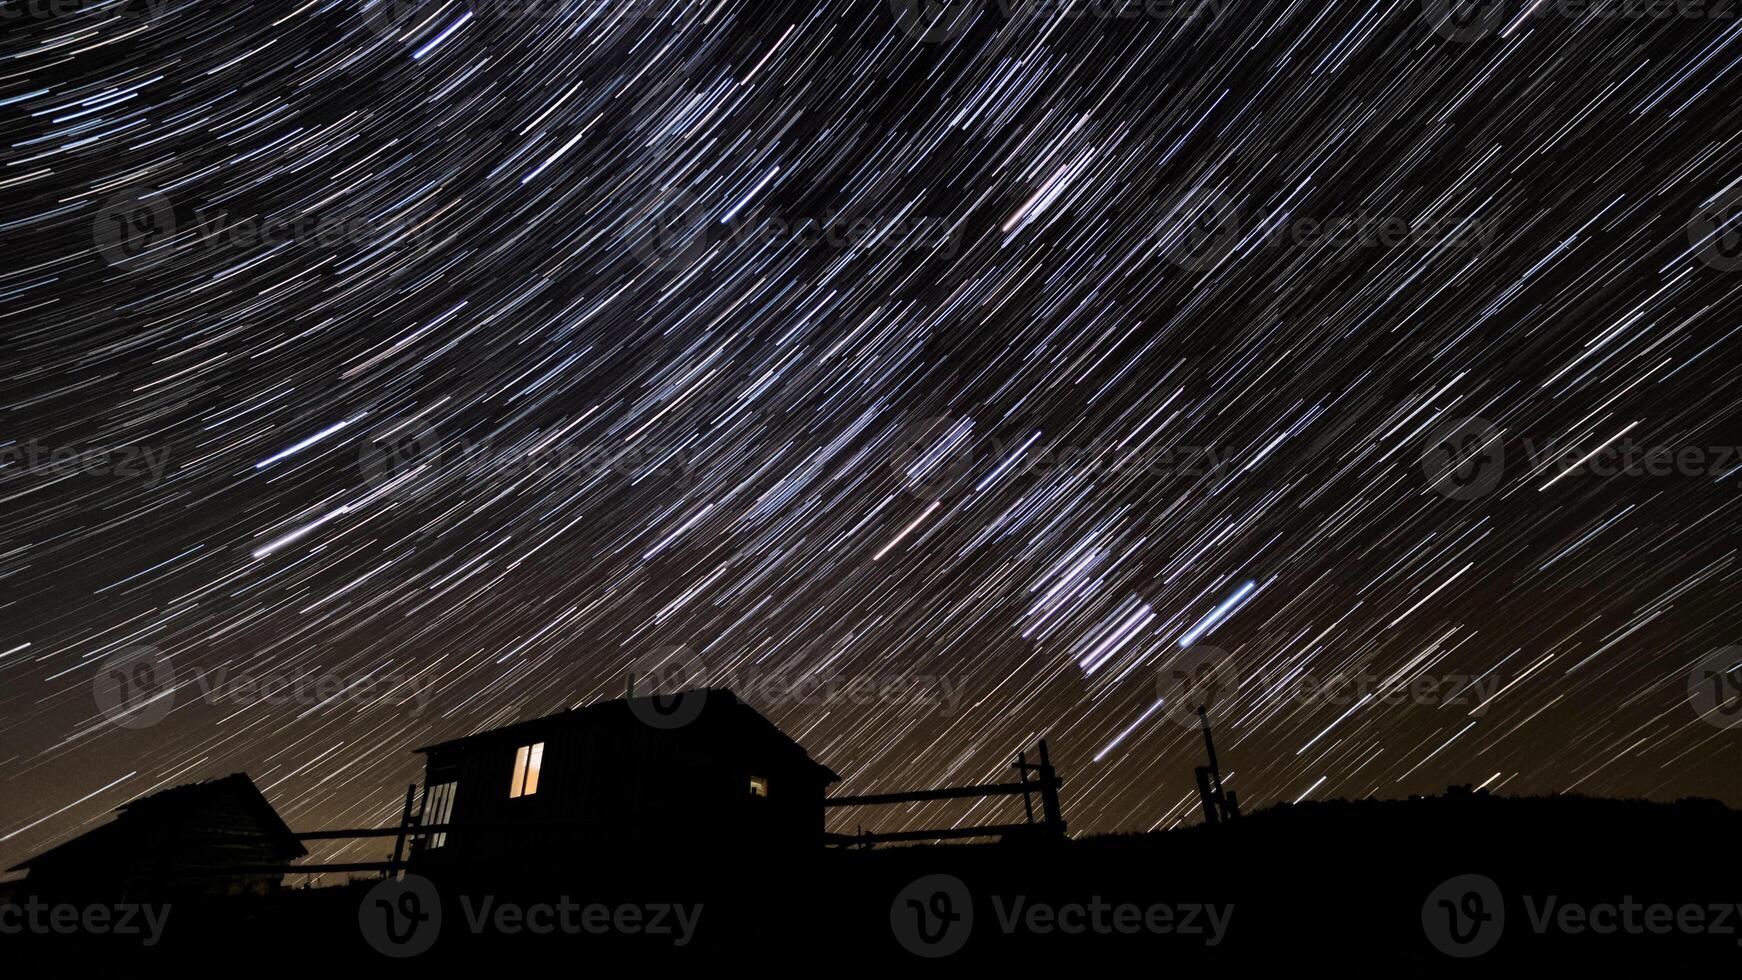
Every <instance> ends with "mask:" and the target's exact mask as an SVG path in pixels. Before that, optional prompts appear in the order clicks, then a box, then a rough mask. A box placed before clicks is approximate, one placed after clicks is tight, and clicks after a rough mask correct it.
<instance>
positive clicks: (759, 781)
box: [750, 776, 768, 797]
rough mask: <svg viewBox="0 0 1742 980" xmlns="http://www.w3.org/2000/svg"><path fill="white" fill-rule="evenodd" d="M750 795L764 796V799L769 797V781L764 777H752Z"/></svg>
mask: <svg viewBox="0 0 1742 980" xmlns="http://www.w3.org/2000/svg"><path fill="white" fill-rule="evenodd" d="M750 795H751V796H764V797H765V796H767V795H768V780H767V779H765V778H764V777H762V776H751V777H750Z"/></svg>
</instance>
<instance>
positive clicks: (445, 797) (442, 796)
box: [423, 783, 455, 850]
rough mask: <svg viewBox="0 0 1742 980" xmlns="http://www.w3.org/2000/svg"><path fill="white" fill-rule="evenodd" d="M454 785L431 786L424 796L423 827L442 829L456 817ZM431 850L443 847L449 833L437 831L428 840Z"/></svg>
mask: <svg viewBox="0 0 1742 980" xmlns="http://www.w3.org/2000/svg"><path fill="white" fill-rule="evenodd" d="M454 786H455V784H454V783H442V784H440V785H437V786H431V787H430V788H429V790H428V792H427V793H426V794H425V796H424V804H423V825H424V826H425V827H442V826H446V825H447V822H448V821H449V820H450V819H452V818H453V815H454ZM427 842H428V845H429V847H430V849H431V850H434V849H435V848H438V847H443V846H445V845H446V844H447V842H448V835H447V831H437V832H436V833H433V834H431V835H429V837H428V839H427Z"/></svg>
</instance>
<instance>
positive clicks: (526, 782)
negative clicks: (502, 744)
mask: <svg viewBox="0 0 1742 980" xmlns="http://www.w3.org/2000/svg"><path fill="white" fill-rule="evenodd" d="M543 766H544V743H543V742H536V743H534V744H532V745H522V746H521V747H520V748H519V750H518V751H516V752H515V753H514V782H513V783H511V784H509V786H508V798H509V799H511V800H517V799H519V798H520V797H522V796H532V795H533V794H535V793H537V792H538V770H539V769H541V768H542V767H543Z"/></svg>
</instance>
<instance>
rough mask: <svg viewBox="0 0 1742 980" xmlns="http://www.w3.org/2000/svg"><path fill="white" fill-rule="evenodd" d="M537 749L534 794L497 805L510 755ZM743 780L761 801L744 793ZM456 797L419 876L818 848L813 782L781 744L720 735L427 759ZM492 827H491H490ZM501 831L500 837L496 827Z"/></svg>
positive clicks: (488, 742) (818, 809) (576, 734)
mask: <svg viewBox="0 0 1742 980" xmlns="http://www.w3.org/2000/svg"><path fill="white" fill-rule="evenodd" d="M539 740H542V741H543V742H544V745H545V749H544V761H543V769H542V771H541V773H540V777H539V788H538V792H537V793H536V794H534V795H532V796H525V797H521V798H519V799H515V798H511V797H510V795H509V789H510V784H511V782H512V776H513V770H514V761H515V754H516V750H517V749H518V748H519V747H520V746H521V745H525V744H530V743H531V742H535V741H539ZM752 775H755V776H761V777H763V778H765V779H767V780H768V783H769V795H768V796H767V797H758V796H755V795H753V794H752V793H751V791H750V778H751V776H752ZM450 779H453V780H457V782H458V788H457V790H456V793H455V797H454V803H453V813H452V816H451V817H450V823H451V824H453V825H455V826H456V827H457V828H475V829H474V830H473V831H472V832H467V831H466V830H465V829H458V830H456V831H455V832H454V833H452V834H450V835H449V837H448V840H447V841H446V844H445V846H444V847H442V848H441V849H439V850H436V851H426V850H424V849H420V850H419V853H418V855H417V858H418V861H419V863H422V864H424V865H425V866H426V867H427V866H430V865H432V864H433V865H435V866H438V867H439V866H440V865H442V864H463V865H466V866H469V867H473V868H483V869H490V870H500V871H504V872H514V871H517V870H534V869H537V868H538V867H540V866H541V865H542V864H545V863H549V862H553V861H560V860H564V859H568V858H577V859H582V858H585V857H587V856H588V855H591V854H610V853H612V852H616V853H622V852H623V851H624V850H625V849H633V850H636V851H640V852H647V853H652V852H658V853H671V852H674V851H676V852H681V851H683V850H685V849H693V850H697V851H703V852H708V851H718V849H719V848H721V847H722V846H723V845H725V844H730V845H733V846H753V847H755V848H757V849H758V850H762V851H769V850H808V849H814V848H816V847H820V845H821V839H822V838H821V835H822V832H823V806H822V801H823V794H824V789H825V784H824V781H823V777H822V776H821V774H820V771H819V770H818V769H817V768H816V767H815V766H814V765H811V764H809V763H808V762H805V761H804V760H803V759H802V756H799V755H796V754H794V753H793V752H792V751H791V747H790V746H784V747H781V746H776V745H772V744H770V743H768V742H766V741H761V740H758V739H753V738H744V737H740V736H739V735H737V734H736V733H734V732H732V731H731V730H730V729H729V728H725V727H722V726H708V725H701V724H696V725H691V726H687V727H685V728H683V729H679V730H675V731H662V730H659V729H654V728H651V727H649V726H646V725H643V724H640V723H638V722H637V723H633V724H628V725H588V726H573V725H570V726H564V725H562V724H560V723H558V724H553V725H551V726H548V727H544V728H536V729H524V728H521V729H519V730H516V731H515V732H512V733H507V734H505V735H504V736H501V737H492V736H483V737H479V738H475V739H472V740H468V741H466V742H464V743H461V744H459V745H457V746H453V747H450V748H448V749H444V750H439V751H435V752H432V753H431V754H430V756H429V760H428V768H427V772H426V791H427V787H428V786H433V785H437V784H439V783H442V782H446V781H448V780H450ZM491 828H498V829H491ZM502 828H510V829H502Z"/></svg>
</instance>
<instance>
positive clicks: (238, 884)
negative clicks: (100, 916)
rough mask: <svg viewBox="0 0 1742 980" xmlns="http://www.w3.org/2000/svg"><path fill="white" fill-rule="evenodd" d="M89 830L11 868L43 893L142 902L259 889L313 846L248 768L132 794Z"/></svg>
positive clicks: (270, 886)
mask: <svg viewBox="0 0 1742 980" xmlns="http://www.w3.org/2000/svg"><path fill="white" fill-rule="evenodd" d="M116 812H117V813H118V814H119V815H118V816H117V817H116V818H115V819H114V820H113V821H111V822H109V823H106V824H104V825H103V826H101V827H98V828H96V829H95V830H92V831H90V832H89V833H86V834H81V835H80V836H78V837H75V838H73V839H72V840H69V841H67V842H66V843H64V844H61V845H60V846H58V847H55V848H53V849H51V850H48V851H44V852H43V853H41V854H38V855H37V856H35V857H33V858H31V859H30V860H28V861H25V862H24V863H23V864H20V865H17V866H16V867H13V868H10V869H8V870H10V871H26V872H28V875H27V876H26V878H25V880H24V881H23V882H22V883H21V884H20V886H19V888H20V890H21V891H23V892H26V893H29V894H33V895H37V896H40V897H42V898H45V899H55V900H69V901H84V902H146V901H165V900H168V899H188V898H202V897H217V896H228V895H263V894H266V893H268V892H271V891H274V890H276V889H277V888H278V886H279V883H280V881H281V876H279V875H276V874H271V873H266V872H253V871H250V870H248V869H253V868H268V867H274V866H283V865H285V864H287V863H288V862H290V861H292V860H295V859H296V858H300V857H303V856H304V855H306V854H307V853H308V852H307V851H306V850H305V849H304V848H303V846H302V844H301V843H300V842H299V841H298V840H297V839H296V838H295V837H294V836H292V834H291V831H290V828H289V827H286V826H285V824H284V821H283V820H281V819H279V816H278V813H277V812H276V811H275V810H273V809H272V804H270V803H268V802H266V798H265V797H264V796H262V795H260V790H259V789H258V788H256V787H255V785H254V781H253V780H251V779H249V778H248V776H247V774H246V773H236V774H234V775H230V776H225V777H224V778H222V779H214V780H210V781H207V782H199V783H190V784H188V785H185V786H177V787H175V788H173V789H166V790H164V791H162V792H160V793H155V794H153V795H151V796H146V797H143V798H141V799H137V800H134V801H133V802H131V803H128V804H127V805H126V806H123V807H121V808H120V809H119V810H117V811H116Z"/></svg>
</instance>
